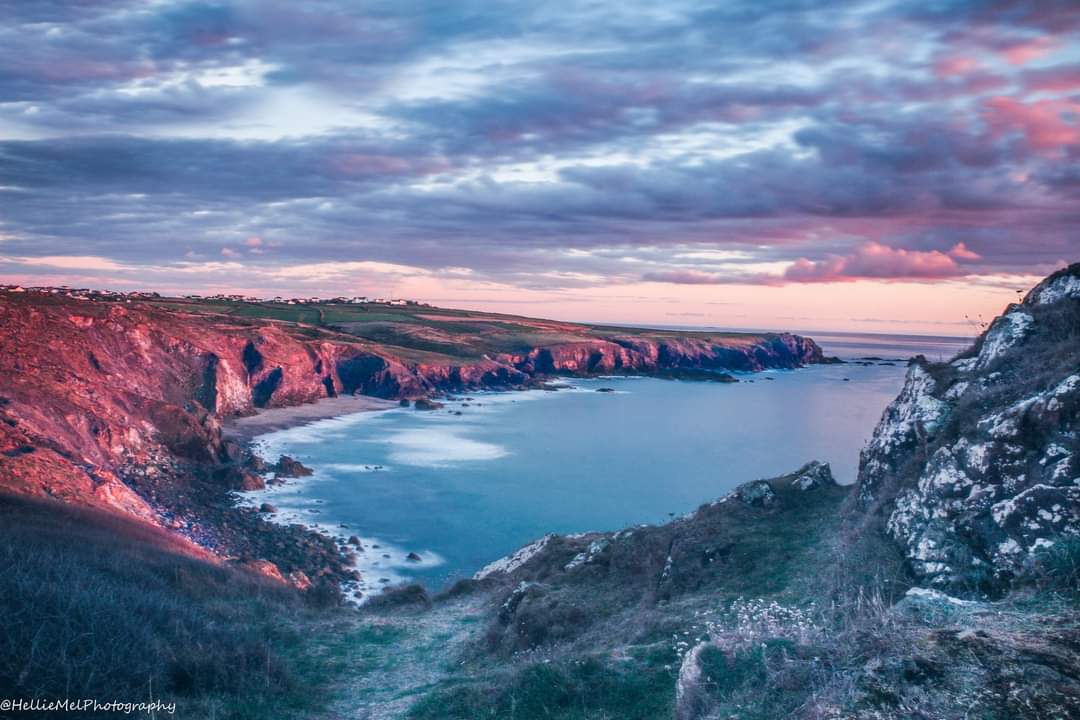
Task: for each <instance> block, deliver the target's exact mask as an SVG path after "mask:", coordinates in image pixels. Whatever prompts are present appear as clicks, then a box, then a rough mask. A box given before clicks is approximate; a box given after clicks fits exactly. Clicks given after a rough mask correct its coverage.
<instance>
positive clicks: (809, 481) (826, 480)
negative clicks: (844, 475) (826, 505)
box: [791, 460, 837, 491]
mask: <svg viewBox="0 0 1080 720" xmlns="http://www.w3.org/2000/svg"><path fill="white" fill-rule="evenodd" d="M791 484H792V486H794V487H796V488H798V489H799V490H804V491H805V490H816V489H818V488H820V487H832V486H833V485H836V484H837V483H836V478H834V477H833V474H832V468H831V467H829V463H827V462H821V461H820V460H813V461H811V462H808V463H806V464H805V465H803V466H802V467H801V468H799V469H798V470H797V471H796V472H795V478H794V479H793V480H792V481H791Z"/></svg>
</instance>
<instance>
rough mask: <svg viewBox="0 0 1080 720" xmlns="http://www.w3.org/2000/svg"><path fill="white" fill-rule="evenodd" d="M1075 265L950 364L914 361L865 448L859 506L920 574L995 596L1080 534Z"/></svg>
mask: <svg viewBox="0 0 1080 720" xmlns="http://www.w3.org/2000/svg"><path fill="white" fill-rule="evenodd" d="M1078 421H1080V264H1077V265H1073V266H1071V267H1069V268H1067V269H1065V270H1062V271H1060V272H1057V273H1055V274H1053V275H1051V276H1050V277H1048V278H1046V280H1044V281H1043V282H1042V283H1040V284H1039V285H1038V286H1036V287H1035V288H1034V289H1033V290H1032V291H1031V292H1030V293H1028V295H1027V297H1026V298H1025V299H1024V301H1023V302H1022V303H1019V304H1014V305H1010V306H1009V307H1008V309H1007V310H1006V311H1005V313H1004V314H1002V315H1001V316H1000V317H998V318H997V319H995V320H994V321H993V322H992V323H991V324H990V326H989V327H988V328H987V329H986V331H985V332H984V333H983V334H982V335H981V336H980V337H979V338H978V340H977V341H976V343H975V345H974V346H973V347H972V348H971V349H970V350H969V351H968V352H965V353H963V354H961V355H960V356H959V357H957V358H956V359H954V360H952V361H951V362H948V363H929V362H927V361H925V360H924V359H919V360H917V361H916V362H914V363H912V365H911V367H910V368H909V370H908V374H907V379H906V381H905V384H904V388H903V391H902V392H901V393H900V395H899V397H898V398H897V399H896V400H895V401H894V402H893V403H892V404H891V405H890V406H889V407H888V409H887V410H886V411H885V414H884V416H883V417H882V419H881V422H880V423H879V424H878V426H877V428H876V429H875V431H874V434H873V438H872V439H871V441H870V443H869V445H868V446H867V448H866V449H865V450H864V451H863V454H862V457H861V462H860V471H859V479H858V498H857V499H858V506H859V508H860V509H861V510H862V511H863V512H865V513H867V514H869V515H870V516H871V517H872V518H875V519H877V521H879V522H880V523H881V525H882V526H883V527H884V531H885V532H886V533H887V535H888V536H889V537H890V538H891V539H892V541H894V542H895V543H896V544H897V546H898V547H899V548H900V549H901V550H902V552H903V553H904V555H905V557H906V559H907V562H908V564H909V566H910V569H911V571H912V572H913V573H914V575H915V577H916V579H917V580H918V581H919V582H923V583H928V584H931V585H933V586H936V587H942V588H946V589H952V590H968V591H979V592H989V593H992V594H994V593H1000V592H1002V591H1003V590H1004V589H1006V588H1007V587H1008V586H1009V585H1010V584H1012V583H1014V582H1015V581H1017V580H1019V579H1027V580H1031V579H1033V578H1035V577H1036V576H1037V575H1038V574H1039V573H1040V572H1042V571H1043V569H1044V568H1045V565H1046V564H1047V563H1048V562H1053V558H1054V556H1055V554H1056V553H1058V552H1061V551H1064V550H1065V549H1066V547H1067V546H1068V545H1070V544H1075V543H1077V542H1078V539H1080V459H1078V452H1080V436H1078V430H1080V425H1078Z"/></svg>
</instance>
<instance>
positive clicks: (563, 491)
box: [244, 332, 971, 596]
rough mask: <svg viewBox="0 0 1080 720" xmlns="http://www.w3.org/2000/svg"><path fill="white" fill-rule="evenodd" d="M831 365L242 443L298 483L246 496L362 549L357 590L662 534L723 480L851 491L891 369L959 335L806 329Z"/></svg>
mask: <svg viewBox="0 0 1080 720" xmlns="http://www.w3.org/2000/svg"><path fill="white" fill-rule="evenodd" d="M812 336H813V337H814V339H815V340H817V341H818V343H819V344H820V345H822V347H823V349H824V350H825V352H826V354H828V355H834V356H837V357H840V358H841V359H843V360H845V361H847V362H846V363H845V364H842V365H839V364H838V365H815V366H810V367H805V368H800V369H797V370H783V371H779V370H778V371H767V372H762V373H753V374H742V375H739V376H738V377H739V380H740V382H738V383H733V384H726V383H711V382H689V381H675V380H658V379H651V378H640V377H600V378H590V379H566V380H564V381H562V384H563V385H565V387H564V388H563V389H559V390H557V391H544V390H529V391H512V392H501V393H497V392H483V393H467V394H462V395H458V396H454V397H453V398H452V399H448V400H446V401H445V407H443V408H441V409H439V410H436V411H427V412H425V411H417V410H414V409H405V408H395V409H390V410H384V411H377V412H364V413H358V414H353V415H346V416H343V417H337V418H331V419H324V420H318V421H315V422H312V423H310V424H307V425H303V426H299V427H293V428H289V429H286V430H280V431H276V432H272V433H268V434H266V435H261V436H259V437H258V438H256V439H255V444H256V446H257V447H258V448H259V451H260V452H261V453H262V454H263V456H264V457H266V458H267V459H268V460H274V459H276V458H277V457H278V455H281V454H285V455H290V456H292V457H294V458H296V459H299V460H300V461H302V462H303V463H304V464H305V465H307V466H308V467H310V468H312V469H313V470H314V474H313V475H312V476H311V477H307V478H302V479H297V480H290V481H288V482H287V483H285V484H283V485H278V486H272V487H270V488H268V489H266V490H261V491H256V492H254V493H247V494H245V496H244V501H245V502H248V503H251V504H255V505H258V504H261V503H263V502H268V503H271V504H272V505H274V506H275V507H276V508H277V509H278V513H277V514H276V515H275V519H276V520H277V521H278V522H284V523H301V524H304V525H308V526H310V527H313V528H317V529H320V530H322V531H324V532H328V533H330V534H333V535H336V536H338V537H339V538H341V539H345V538H348V537H350V536H353V535H355V536H356V537H357V538H358V539H359V540H360V542H361V547H362V548H363V550H362V552H360V553H358V557H359V560H358V567H359V569H360V571H361V575H362V577H363V580H362V582H361V585H360V587H359V588H357V590H358V591H359V594H361V595H364V596H370V595H371V594H372V593H374V592H377V591H378V590H379V588H380V587H381V586H385V585H390V584H395V583H400V582H406V581H410V582H412V581H415V582H420V583H423V584H424V585H425V586H427V587H428V588H430V589H432V590H438V589H441V588H444V587H446V586H448V585H449V584H450V583H452V582H453V581H454V580H456V579H459V578H463V577H469V576H471V575H473V574H474V573H476V572H477V571H478V570H480V569H481V568H483V567H484V566H485V565H487V564H488V563H490V562H492V561H494V560H496V559H498V558H500V557H503V556H505V555H507V554H509V553H511V552H513V551H514V550H516V549H517V548H519V547H521V546H522V545H524V544H526V543H528V542H530V541H532V540H535V539H537V538H539V537H541V536H543V535H544V534H546V533H552V532H554V533H567V534H569V533H579V532H587V531H600V530H617V529H621V528H624V527H629V526H632V525H637V524H641V523H661V522H665V521H667V520H670V519H671V518H672V517H674V516H677V515H681V514H684V513H687V512H690V511H692V510H694V509H695V508H697V507H698V506H700V505H701V504H702V503H706V502H711V501H712V500H715V499H716V498H719V497H721V496H722V495H724V494H726V493H727V492H729V491H731V490H732V489H733V488H734V487H736V486H737V485H739V484H741V483H744V482H747V481H749V480H754V479H757V478H768V477H774V476H777V475H781V474H784V473H788V472H791V471H793V470H795V469H797V468H799V467H800V466H801V465H803V464H804V463H806V462H808V461H810V460H824V461H826V462H828V463H829V464H830V465H831V466H832V470H833V474H834V476H835V477H836V479H837V480H838V481H839V482H841V483H852V482H854V481H855V479H856V474H857V471H858V458H859V451H860V449H861V448H862V447H863V446H864V445H865V443H866V442H867V440H868V439H869V438H870V435H871V433H872V432H873V429H874V426H875V425H876V423H877V421H878V419H879V418H880V416H881V413H882V411H883V410H884V409H885V407H886V405H887V404H888V403H889V402H890V401H891V400H892V399H893V398H894V397H895V396H896V394H897V392H898V391H899V390H900V387H901V386H902V384H903V379H904V374H905V371H906V364H907V360H908V359H909V358H911V357H912V356H914V355H919V354H921V355H925V356H926V357H928V358H930V359H932V360H947V359H949V358H950V357H952V356H954V355H955V354H957V353H958V352H960V351H961V350H963V349H964V348H965V347H966V346H967V345H968V344H970V342H971V339H970V338H951V337H926V336H913V335H876V334H859V333H820V332H819V333H813V334H812Z"/></svg>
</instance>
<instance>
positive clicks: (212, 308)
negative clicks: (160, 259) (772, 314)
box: [154, 298, 761, 361]
mask: <svg viewBox="0 0 1080 720" xmlns="http://www.w3.org/2000/svg"><path fill="white" fill-rule="evenodd" d="M154 304H155V305H158V306H160V307H165V308H169V309H172V310H182V311H186V312H205V313H216V314H223V315H229V316H233V317H237V318H259V319H269V320H279V321H283V322H290V323H301V324H305V325H311V326H314V327H321V328H324V329H328V330H333V331H339V332H343V333H345V334H348V335H351V336H354V337H357V338H361V339H364V340H369V341H371V342H376V343H379V344H382V345H388V346H392V347H395V348H401V349H404V350H407V351H408V350H411V351H414V353H424V354H428V353H430V354H433V355H435V356H442V357H447V358H451V359H454V360H457V361H462V360H477V359H480V358H481V357H482V356H483V355H494V354H498V353H523V352H527V351H528V350H531V349H532V348H535V347H537V346H553V345H559V344H563V343H568V342H580V341H584V340H605V339H610V338H612V337H625V336H628V335H629V336H636V337H641V338H648V339H664V338H679V337H699V338H709V339H714V340H716V341H717V342H729V343H732V342H734V343H738V342H747V341H751V340H753V339H756V338H759V337H761V336H760V335H754V334H748V333H725V332H693V331H681V330H680V331H665V330H651V329H644V328H632V327H625V328H624V327H609V326H603V325H587V324H579V323H567V322H558V321H554V320H540V319H535V318H527V317H521V316H517V315H502V314H498V313H487V312H478V311H473V310H454V309H448V308H435V307H423V306H416V305H404V306H403V305H386V304H381V303H364V304H357V305H353V304H323V305H288V304H286V303H274V302H264V303H248V302H229V301H215V300H183V299H172V298H169V299H163V300H159V301H155V303H154ZM405 357H407V358H410V359H417V360H430V359H432V358H431V357H430V356H426V355H419V356H418V355H415V354H412V355H410V354H409V353H405Z"/></svg>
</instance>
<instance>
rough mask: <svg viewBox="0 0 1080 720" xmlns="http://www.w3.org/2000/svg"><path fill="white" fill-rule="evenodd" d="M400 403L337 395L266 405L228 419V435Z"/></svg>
mask: <svg viewBox="0 0 1080 720" xmlns="http://www.w3.org/2000/svg"><path fill="white" fill-rule="evenodd" d="M397 406H398V404H397V403H396V402H394V401H392V400H383V399H382V398H375V397H369V396H367V395H341V396H339V397H335V398H322V399H321V400H318V401H317V402H313V403H307V404H305V405H293V406H289V407H278V408H263V409H261V410H259V411H257V412H256V414H255V415H248V416H246V417H237V418H229V419H227V420H226V421H225V436H226V437H230V438H235V439H238V440H251V439H252V438H254V437H255V436H257V435H263V434H265V433H269V432H274V431H275V430H284V429H285V428H290V427H295V426H297V425H303V424H305V423H309V422H313V421H315V420H323V419H325V418H331V417H338V416H340V415H350V414H352V413H358V412H370V411H372V410H387V409H389V408H393V407H397Z"/></svg>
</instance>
